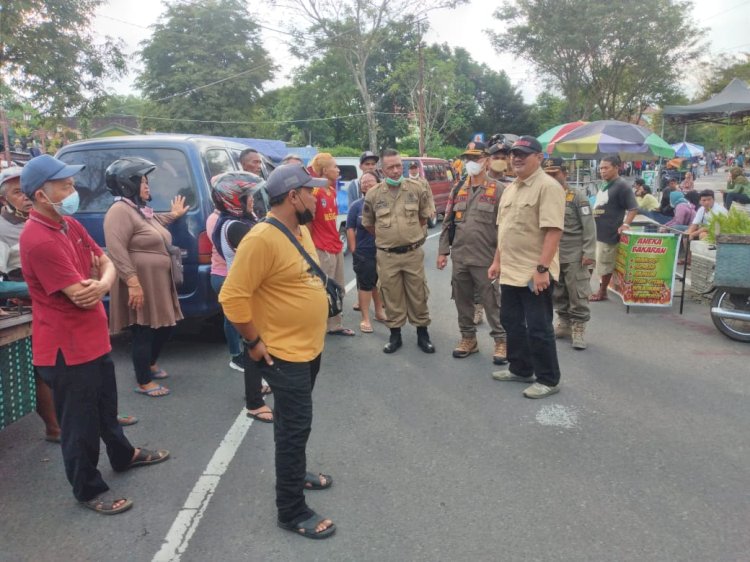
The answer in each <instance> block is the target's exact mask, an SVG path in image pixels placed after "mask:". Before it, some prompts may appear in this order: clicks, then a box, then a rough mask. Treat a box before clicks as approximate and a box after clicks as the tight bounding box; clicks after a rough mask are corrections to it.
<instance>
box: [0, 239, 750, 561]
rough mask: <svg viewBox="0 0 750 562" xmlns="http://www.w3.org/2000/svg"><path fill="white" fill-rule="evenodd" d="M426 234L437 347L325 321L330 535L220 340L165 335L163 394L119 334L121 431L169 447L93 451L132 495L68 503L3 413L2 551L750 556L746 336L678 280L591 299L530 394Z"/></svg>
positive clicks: (19, 554)
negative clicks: (538, 388) (641, 298)
mask: <svg viewBox="0 0 750 562" xmlns="http://www.w3.org/2000/svg"><path fill="white" fill-rule="evenodd" d="M432 232H433V233H434V232H436V231H432ZM436 242H437V241H436V239H434V238H433V239H431V240H430V241H429V242H428V244H427V245H426V254H427V258H426V264H427V271H428V277H429V284H430V288H431V293H432V294H431V297H430V308H431V311H432V313H433V325H432V327H431V334H432V337H433V342H434V343H435V345H436V347H437V350H438V352H437V353H436V354H435V355H425V354H423V353H422V352H421V351H420V350H419V349H418V348H417V346H416V335H415V333H414V331H413V330H412V329H410V328H407V329H405V331H404V347H403V348H402V349H401V350H400V351H399V352H398V353H396V354H395V355H392V356H386V355H384V354H383V353H382V352H381V348H382V345H383V344H384V343H385V341H386V339H387V330H386V329H385V327H383V326H382V325H379V324H376V325H375V333H374V334H369V335H361V334H358V335H357V337H355V338H341V337H329V338H328V340H327V341H326V350H325V352H324V360H323V369H322V372H321V375H320V377H319V379H318V385H317V386H316V388H315V393H314V400H315V421H314V425H313V433H312V436H311V439H310V445H309V447H308V452H309V456H308V459H309V467H310V469H313V470H321V471H324V472H328V473H330V474H332V475H333V476H334V479H335V484H334V486H333V488H332V489H330V490H328V491H323V492H310V493H309V494H308V497H309V500H308V501H309V503H310V505H311V507H313V508H314V509H316V510H317V511H318V512H319V513H321V514H325V515H326V516H330V517H331V518H332V519H334V521H335V522H336V525H337V527H338V532H337V534H336V535H335V536H334V537H333V538H331V539H329V540H326V541H309V540H305V539H303V538H300V537H296V536H294V535H292V534H290V533H287V532H284V531H281V530H279V529H278V528H277V527H276V524H275V507H274V476H273V437H272V428H271V427H270V426H268V425H264V424H259V423H252V424H249V423H248V420H247V419H246V418H244V416H240V414H241V409H242V404H243V399H242V398H243V384H242V376H241V374H240V373H237V372H236V371H232V370H231V369H229V367H228V366H227V360H228V355H227V352H226V349H225V347H224V345H223V344H222V343H221V342H218V341H206V340H205V339H202V338H200V337H195V336H191V337H188V336H182V337H180V338H178V339H176V340H175V341H173V342H171V343H170V344H169V345H168V347H167V349H166V350H165V353H164V356H163V360H162V361H161V362H160V363H161V365H162V366H163V367H164V368H165V369H166V370H167V371H169V372H170V373H171V374H172V377H171V379H170V380H169V383H170V384H169V386H170V387H171V388H172V390H173V394H172V395H171V396H169V397H166V398H160V399H151V398H147V397H145V396H139V395H136V394H135V393H133V392H132V388H133V387H134V377H133V375H132V368H131V367H130V365H129V360H128V356H127V342H126V341H125V340H122V339H119V340H117V342H116V345H115V351H114V358H115V360H116V364H117V376H118V383H119V389H120V402H121V411H122V412H126V413H130V414H134V415H137V416H138V417H139V418H140V420H141V421H140V423H139V424H138V425H136V426H133V427H132V428H127V431H126V433H127V435H128V437H129V438H130V439H131V440H132V442H133V443H134V444H136V445H143V446H147V447H165V448H168V449H170V450H171V452H172V459H171V460H169V461H168V462H166V463H163V464H160V465H157V466H154V467H147V468H139V469H136V470H133V471H132V472H130V473H126V474H122V475H117V474H114V473H113V472H112V471H111V469H110V468H109V466H108V464H107V462H106V457H104V456H103V458H102V462H101V463H100V466H101V468H102V471H103V474H104V476H105V479H106V480H107V481H108V482H109V484H110V486H112V488H113V489H115V490H116V491H118V492H121V493H123V494H124V495H126V496H128V497H130V498H132V499H133V500H134V501H135V506H134V508H133V509H132V510H131V511H130V512H128V513H125V514H122V515H118V516H115V517H102V516H98V515H96V514H94V513H92V512H90V511H88V510H84V509H82V508H81V507H79V506H78V505H76V503H75V501H74V499H73V497H72V495H71V493H70V486H69V485H68V483H67V481H66V479H65V475H64V472H63V467H62V461H61V456H60V452H59V450H58V446H56V445H52V444H49V443H46V442H45V441H44V440H43V439H42V435H43V427H42V424H41V422H40V421H39V419H38V418H37V417H36V416H35V415H30V416H27V417H26V418H24V419H22V420H21V421H19V422H17V423H15V424H13V425H11V426H10V427H8V428H6V429H5V430H3V431H2V432H0V560H3V561H6V560H7V561H14V562H15V561H27V560H28V561H32V560H33V561H47V560H50V561H52V560H76V561H88V560H90V561H99V560H114V561H120V560H122V561H150V560H183V561H185V562H197V561H205V560H215V561H222V562H223V561H235V560H238V561H239V560H263V561H267V562H272V561H289V560H304V561H307V560H310V561H312V560H337V561H338V560H340V561H370V560H372V561H381V560H383V561H389V560H408V561H443V560H445V561H449V560H450V561H454V560H482V561H484V560H487V561H490V560H530V561H531V560H555V561H560V560H571V561H587V560H592V561H602V560H618V561H620V560H648V561H661V560H665V561H666V560H670V561H671V560H674V561H692V560H695V561H745V560H748V559H750V534H748V527H749V524H750V495H749V494H748V488H746V486H748V485H749V484H748V483H750V462H749V461H750V447H749V445H748V442H749V440H748V427H749V426H750V414H749V413H748V412H749V410H748V408H747V400H748V397H750V372H749V369H748V362H749V361H750V346H748V345H747V344H742V343H737V342H733V341H731V340H728V339H727V338H725V337H724V336H722V335H721V334H719V332H718V331H716V330H715V329H714V327H713V325H712V324H711V320H710V318H709V313H708V307H707V305H706V304H700V303H697V302H694V301H690V300H688V302H686V307H685V314H684V315H682V316H680V315H678V314H677V307H676V306H675V307H674V308H673V309H671V310H669V309H651V310H638V309H631V312H630V314H626V313H625V309H624V307H623V306H622V305H620V304H618V302H617V301H615V300H611V301H609V302H605V303H593V304H592V308H593V318H592V321H591V323H590V325H589V334H588V340H589V349H588V350H586V351H583V352H576V351H574V350H572V349H571V348H570V347H568V344H561V345H560V346H559V355H560V363H561V367H562V373H563V378H562V387H561V388H562V390H561V392H560V393H559V394H557V395H555V396H553V397H550V398H548V399H544V400H539V401H532V400H528V399H525V398H524V397H523V396H522V395H521V390H522V389H523V385H521V384H518V383H501V382H496V381H494V380H492V379H491V378H490V373H491V371H492V365H491V349H492V347H491V341H490V338H489V336H488V334H487V326H486V324H484V325H483V326H482V327H481V329H480V332H481V334H480V348H481V353H479V354H476V355H473V356H471V357H470V358H468V359H464V360H456V359H453V358H452V357H451V355H450V352H451V349H452V348H453V346H454V345H455V343H456V341H457V329H456V320H455V318H456V315H455V309H454V307H453V303H452V302H451V301H450V300H449V296H450V282H449V280H450V273H449V271H447V270H446V271H443V272H438V271H437V270H436V269H435V267H434V263H435V257H436V256H435V251H436V246H437V244H436ZM347 272H348V273H347V276H348V277H351V268H350V266H349V263H348V260H347ZM351 303H352V300H351V297H347V301H346V308H347V313H346V323H347V325H349V326H351V327H352V328H355V327H356V326H357V324H358V323H359V320H358V315H357V313H354V312H352V311H351ZM271 403H272V401H271ZM230 429H231V430H230ZM228 432H229V435H228ZM217 450H218V451H219V452H217ZM212 459H213V460H212ZM165 540H166V541H167V544H166V546H165ZM175 552H176V554H175Z"/></svg>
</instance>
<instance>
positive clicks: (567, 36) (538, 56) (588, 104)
mask: <svg viewBox="0 0 750 562" xmlns="http://www.w3.org/2000/svg"><path fill="white" fill-rule="evenodd" d="M691 12H692V2H690V1H686V0H627V1H626V2H624V3H620V4H617V5H615V4H611V3H608V2H601V1H600V0H518V1H517V2H515V3H514V5H513V6H512V7H510V8H505V7H504V8H503V9H498V10H497V11H496V12H495V18H497V19H498V20H500V21H501V22H502V24H503V25H504V29H505V30H504V31H502V32H499V33H495V32H490V35H491V37H492V40H493V42H494V44H495V48H496V49H497V50H498V52H508V51H510V52H511V53H513V54H515V55H517V56H519V57H521V58H524V59H526V60H528V61H530V62H532V63H533V64H534V65H535V66H536V67H537V69H538V71H539V72H540V74H541V75H542V76H543V77H544V78H545V79H546V80H547V81H548V83H549V85H550V86H551V87H553V88H555V89H557V90H559V91H560V92H561V93H562V94H563V96H564V98H565V100H566V101H567V103H568V112H567V114H566V116H565V117H566V118H565V120H567V121H570V120H573V119H589V118H591V117H592V116H594V115H595V114H596V112H598V114H599V115H598V117H600V118H603V119H622V120H637V119H639V118H640V117H641V116H642V114H643V112H644V111H645V109H646V108H648V107H649V106H651V105H654V104H661V103H663V101H664V99H665V98H668V97H671V96H673V95H674V94H675V92H676V89H677V84H678V80H679V78H680V76H681V75H682V74H683V70H684V68H685V67H686V65H687V63H688V62H689V61H690V60H691V59H692V58H693V57H695V56H697V54H698V53H699V51H700V42H701V40H702V38H703V36H704V31H703V30H702V29H700V28H699V27H698V26H697V25H696V24H695V23H694V22H693V20H692V18H691V17H690V14H691Z"/></svg>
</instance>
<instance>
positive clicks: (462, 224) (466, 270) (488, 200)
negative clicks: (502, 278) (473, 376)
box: [437, 142, 506, 365]
mask: <svg viewBox="0 0 750 562" xmlns="http://www.w3.org/2000/svg"><path fill="white" fill-rule="evenodd" d="M461 158H463V159H464V160H465V161H466V170H467V176H466V180H465V181H464V182H463V183H462V184H459V185H458V186H457V187H456V188H455V189H454V190H453V191H452V192H451V198H450V200H449V201H448V207H447V208H446V214H445V220H443V230H442V232H441V233H440V245H439V248H438V258H437V268H438V269H443V268H445V266H446V265H447V263H448V255H450V254H452V257H453V271H452V275H451V285H452V286H453V300H454V301H455V303H456V310H457V311H458V328H459V330H460V331H461V341H460V342H459V343H458V345H457V346H456V348H455V349H454V350H453V357H455V358H457V359H461V358H464V357H468V356H469V355H471V354H472V353H477V352H478V351H479V346H478V344H477V329H476V326H475V322H474V315H475V308H474V303H475V296H478V297H479V299H478V300H479V303H480V304H483V305H484V309H485V311H486V312H487V323H488V324H489V325H490V336H491V337H492V339H493V340H494V352H493V354H492V360H493V362H494V363H495V364H496V365H502V364H504V363H506V344H505V339H506V338H505V329H504V328H503V327H502V324H501V323H500V299H499V297H498V289H497V287H496V286H495V284H494V283H493V282H492V280H491V279H489V278H488V277H487V269H488V268H489V267H490V265H492V260H493V259H494V257H495V249H496V248H497V228H496V226H495V221H496V217H497V212H498V207H499V204H500V196H501V195H502V192H503V189H504V188H505V186H504V185H503V184H502V183H499V182H496V181H494V180H492V179H490V178H489V177H488V176H487V169H488V166H489V157H488V154H487V147H486V145H485V144H484V143H482V142H472V143H469V146H468V147H467V149H466V151H465V152H464V153H463V154H462V155H461ZM452 233H455V234H452Z"/></svg>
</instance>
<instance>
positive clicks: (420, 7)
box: [270, 0, 467, 151]
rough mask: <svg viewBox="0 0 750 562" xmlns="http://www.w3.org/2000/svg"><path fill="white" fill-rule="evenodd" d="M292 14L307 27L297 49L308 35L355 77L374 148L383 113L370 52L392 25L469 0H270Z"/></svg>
mask: <svg viewBox="0 0 750 562" xmlns="http://www.w3.org/2000/svg"><path fill="white" fill-rule="evenodd" d="M270 2H271V4H272V5H274V6H276V7H278V8H281V9H283V10H285V11H287V12H288V13H292V14H297V15H299V16H301V17H302V19H303V20H304V22H305V27H306V28H305V29H297V30H296V36H297V45H298V48H297V49H296V51H295V52H296V54H298V55H302V56H303V55H304V54H305V49H304V48H302V46H303V45H304V44H305V39H310V40H311V41H312V44H313V45H314V46H315V47H317V48H319V49H324V50H333V51H336V52H337V53H338V54H339V55H340V56H341V57H342V59H343V61H344V62H345V64H346V68H347V70H348V71H349V72H350V73H351V75H352V76H353V78H354V83H355V85H356V87H357V91H358V93H359V97H360V99H361V101H362V108H363V110H364V113H365V116H366V118H367V128H368V137H369V148H370V150H373V151H375V150H377V149H378V132H379V126H378V118H377V114H376V109H375V105H376V103H375V101H374V99H375V98H374V96H373V95H372V93H371V88H372V84H373V78H372V76H371V75H370V74H369V73H368V68H369V67H370V64H369V63H370V59H371V57H372V56H373V55H374V54H375V53H376V52H377V51H378V50H379V49H380V48H381V47H382V46H383V43H384V41H386V40H387V39H388V37H389V34H388V33H387V30H388V29H389V28H390V27H393V26H394V25H395V26H398V25H400V24H408V25H410V26H416V23H415V22H416V21H417V20H419V19H421V18H423V17H425V16H426V14H427V13H428V12H430V11H431V10H436V9H439V8H452V7H455V6H457V5H459V4H463V3H466V2H467V0H420V1H417V2H415V1H413V0H270Z"/></svg>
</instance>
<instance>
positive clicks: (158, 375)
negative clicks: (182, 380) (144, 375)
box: [151, 369, 169, 381]
mask: <svg viewBox="0 0 750 562" xmlns="http://www.w3.org/2000/svg"><path fill="white" fill-rule="evenodd" d="M168 377H169V374H168V373H167V372H166V371H165V370H164V369H159V370H158V371H152V372H151V378H152V379H154V380H157V381H160V380H162V379H166V378H168Z"/></svg>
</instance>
